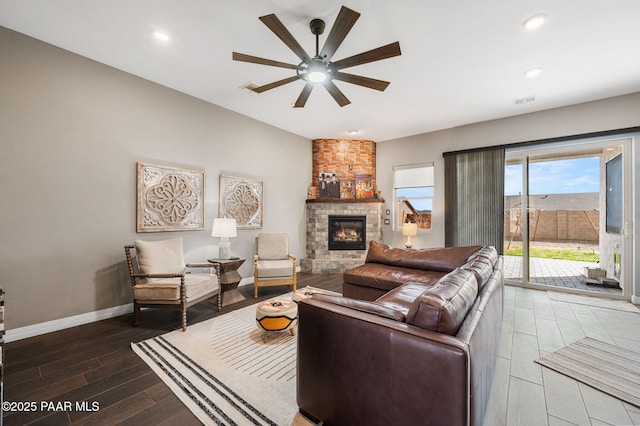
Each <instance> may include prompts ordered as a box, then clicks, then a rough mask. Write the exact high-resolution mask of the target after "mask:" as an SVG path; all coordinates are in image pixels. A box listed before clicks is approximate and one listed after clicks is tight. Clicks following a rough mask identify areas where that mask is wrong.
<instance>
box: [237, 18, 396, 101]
mask: <svg viewBox="0 0 640 426" xmlns="http://www.w3.org/2000/svg"><path fill="white" fill-rule="evenodd" d="M359 17H360V14H359V13H358V12H356V11H353V10H351V9H349V8H347V7H345V6H342V8H341V9H340V12H339V13H338V17H337V18H336V21H335V23H334V24H333V27H332V28H331V31H330V32H329V35H328V36H327V40H326V41H325V43H324V46H323V47H322V50H320V51H319V43H318V39H319V36H320V34H322V33H323V32H324V27H325V23H324V21H323V20H322V19H313V20H312V21H311V22H310V24H309V27H310V28H311V33H312V34H314V35H315V36H316V55H315V56H313V57H310V56H309V55H308V54H307V52H305V50H304V49H303V48H302V46H300V44H299V43H298V42H297V41H296V39H295V38H293V36H292V35H291V33H290V32H289V31H288V30H287V29H286V28H285V26H284V25H283V24H282V22H281V21H280V20H279V19H278V17H277V16H276V15H275V14H271V15H266V16H261V17H260V18H259V19H260V20H261V21H262V22H263V23H264V24H265V25H266V26H267V27H268V28H269V29H270V30H271V31H272V32H273V33H274V34H275V35H276V36H278V38H280V40H282V41H283V42H284V44H286V45H287V46H288V47H289V49H291V50H292V51H293V53H295V54H296V55H297V56H298V58H300V60H301V61H302V62H300V63H299V64H298V65H295V64H288V63H285V62H279V61H274V60H271V59H264V58H259V57H257V56H251V55H245V54H244V53H238V52H233V60H235V61H242V62H251V63H254V64H260V65H269V66H272V67H280V68H289V69H292V70H295V71H296V75H293V76H291V77H287V78H284V79H282V80H278V81H274V82H273V83H269V84H265V85H263V86H258V87H254V88H251V90H252V91H254V92H257V93H262V92H265V91H267V90H270V89H274V88H276V87H280V86H282V85H284V84H287V83H291V82H294V81H296V80H304V81H305V82H306V84H305V86H304V88H303V89H302V92H301V93H300V96H298V99H297V100H296V102H295V104H294V105H293V106H294V108H302V107H304V105H305V104H306V103H307V99H309V95H310V94H311V91H312V90H313V88H314V86H315V85H316V84H322V85H323V86H324V87H325V88H326V89H327V91H328V92H329V93H330V94H331V96H332V97H333V99H335V101H336V102H337V103H338V105H340V106H341V107H343V106H345V105H348V104H350V103H351V101H350V100H349V99H347V97H346V96H345V95H344V93H342V92H341V91H340V89H338V87H337V86H336V85H335V84H334V82H333V80H340V81H344V82H346V83H351V84H357V85H359V86H363V87H367V88H369V89H374V90H379V91H384V90H385V89H386V88H387V86H388V85H389V82H388V81H383V80H377V79H374V78H369V77H363V76H360V75H354V74H347V73H345V72H342V70H343V69H345V68H349V67H354V66H356V65H362V64H366V63H369V62H375V61H380V60H382V59H387V58H392V57H394V56H398V55H400V54H401V52H400V43H398V42H397V41H396V42H395V43H391V44H387V45H386V46H381V47H378V48H376V49H372V50H368V51H366V52H363V53H359V54H357V55H353V56H350V57H348V58H344V59H340V60H339V61H335V62H331V58H332V57H333V55H334V54H335V52H336V50H338V47H340V44H342V42H343V41H344V39H345V37H346V36H347V34H349V31H351V28H352V27H353V25H354V24H355V23H356V21H357V20H358V18H359Z"/></svg>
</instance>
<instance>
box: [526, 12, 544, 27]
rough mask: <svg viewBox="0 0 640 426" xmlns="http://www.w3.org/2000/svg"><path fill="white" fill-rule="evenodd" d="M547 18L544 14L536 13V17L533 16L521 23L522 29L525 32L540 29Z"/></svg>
mask: <svg viewBox="0 0 640 426" xmlns="http://www.w3.org/2000/svg"><path fill="white" fill-rule="evenodd" d="M547 18H548V16H547V15H546V14H545V13H538V14H537V15H533V16H531V17H529V18H527V19H526V20H525V21H524V22H523V23H522V27H523V28H524V29H525V30H527V31H532V30H535V29H536V28H540V27H541V26H542V25H544V23H545V22H546V21H547Z"/></svg>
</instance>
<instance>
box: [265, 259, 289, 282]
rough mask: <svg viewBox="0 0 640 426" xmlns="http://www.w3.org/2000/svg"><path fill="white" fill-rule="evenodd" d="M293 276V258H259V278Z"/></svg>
mask: <svg viewBox="0 0 640 426" xmlns="http://www.w3.org/2000/svg"><path fill="white" fill-rule="evenodd" d="M291 276H293V265H292V261H291V260H258V278H275V277H279V278H280V277H291Z"/></svg>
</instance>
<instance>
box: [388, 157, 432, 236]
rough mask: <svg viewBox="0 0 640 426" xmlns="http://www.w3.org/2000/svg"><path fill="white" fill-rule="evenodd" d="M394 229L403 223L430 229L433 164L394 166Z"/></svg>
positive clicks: (400, 226)
mask: <svg viewBox="0 0 640 426" xmlns="http://www.w3.org/2000/svg"><path fill="white" fill-rule="evenodd" d="M393 197H394V200H395V203H394V205H395V211H394V215H395V227H396V229H399V228H402V224H403V223H405V222H414V223H417V224H418V228H419V229H431V210H432V209H433V163H424V164H412V165H408V166H395V167H394V168H393Z"/></svg>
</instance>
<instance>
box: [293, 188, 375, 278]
mask: <svg viewBox="0 0 640 426" xmlns="http://www.w3.org/2000/svg"><path fill="white" fill-rule="evenodd" d="M382 208H383V203H382V202H381V201H380V200H348V201H338V200H332V201H322V200H307V257H306V258H305V259H302V260H301V261H300V266H301V269H302V272H308V273H313V274H318V273H339V272H344V271H346V270H349V269H351V268H355V267H356V266H359V265H362V264H363V263H364V260H365V258H366V255H367V251H366V250H329V243H328V239H329V216H366V218H367V219H366V223H367V226H366V237H367V247H368V245H369V242H370V241H382Z"/></svg>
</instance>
